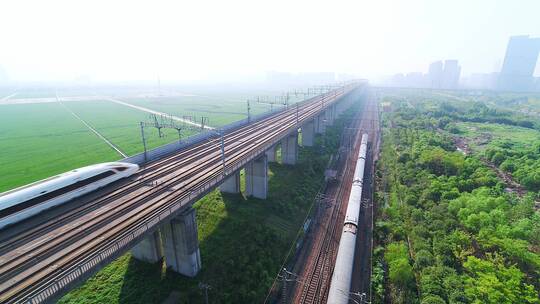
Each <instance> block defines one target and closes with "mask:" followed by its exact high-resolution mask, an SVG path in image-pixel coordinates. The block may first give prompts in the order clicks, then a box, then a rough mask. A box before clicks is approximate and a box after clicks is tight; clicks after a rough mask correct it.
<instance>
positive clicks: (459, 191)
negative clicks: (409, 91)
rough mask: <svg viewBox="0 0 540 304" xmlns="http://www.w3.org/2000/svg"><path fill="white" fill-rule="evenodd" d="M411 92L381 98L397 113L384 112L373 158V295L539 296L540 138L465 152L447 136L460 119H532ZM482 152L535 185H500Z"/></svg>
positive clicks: (511, 299)
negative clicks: (538, 178)
mask: <svg viewBox="0 0 540 304" xmlns="http://www.w3.org/2000/svg"><path fill="white" fill-rule="evenodd" d="M411 100H412V99H411V98H409V99H408V100H402V99H399V98H392V99H388V100H387V101H391V102H392V106H393V113H389V114H385V125H384V126H385V127H384V134H383V149H382V155H381V160H380V162H379V168H378V180H379V181H380V182H379V186H378V192H377V201H378V204H379V206H380V208H379V211H378V212H379V214H378V220H377V221H376V227H375V238H376V240H375V241H376V243H377V244H378V247H376V249H375V253H374V257H375V260H374V271H373V274H374V275H373V278H372V279H373V283H374V284H373V287H374V288H373V291H374V302H375V303H382V302H384V301H391V302H392V303H422V304H435V303H540V300H539V292H540V214H539V213H538V212H535V210H534V202H535V199H537V193H535V192H534V191H538V188H537V186H536V184H535V183H536V182H535V181H534V178H535V174H538V172H540V171H539V170H538V169H539V168H540V166H538V157H539V155H540V151H539V150H538V146H536V145H535V146H534V147H532V148H530V149H529V150H523V151H519V152H518V151H512V150H511V149H510V150H509V151H508V153H503V152H502V149H500V150H497V151H495V152H493V151H494V150H493V149H491V148H490V149H487V150H486V152H485V154H482V155H476V154H472V155H464V154H463V153H460V152H457V151H456V148H455V146H454V144H453V138H452V136H453V134H452V133H454V132H459V130H458V129H457V128H456V129H454V126H455V123H456V122H462V121H475V122H497V123H504V124H507V125H514V126H525V127H529V128H537V122H536V121H534V120H533V119H529V118H526V117H523V116H521V115H519V114H513V113H509V112H505V111H500V110H497V109H491V108H490V107H489V106H488V105H486V104H469V105H462V104H461V102H459V101H456V102H455V103H454V102H452V103H450V102H447V101H446V100H443V101H440V100H435V101H431V102H430V101H426V99H422V100H421V102H412V101H411ZM497 153H502V156H500V155H497V156H495V155H496V154H497ZM483 157H487V158H490V160H494V161H495V162H496V163H497V164H498V165H500V166H501V167H502V168H503V169H505V170H508V171H511V172H514V174H515V176H516V178H518V179H519V180H520V181H522V182H524V184H526V186H527V187H528V188H529V189H530V190H532V191H531V192H530V193H529V194H528V195H526V196H525V197H523V198H519V197H517V196H515V195H513V194H509V193H506V192H505V190H504V188H505V186H504V185H503V184H502V182H501V181H500V180H499V179H498V178H497V175H496V174H495V173H494V172H493V171H492V170H491V169H490V168H488V167H487V166H486V165H485V163H484V162H483V161H482V158H483ZM531 175H532V176H533V177H532V178H533V181H531V183H530V184H528V179H529V178H530V177H531Z"/></svg>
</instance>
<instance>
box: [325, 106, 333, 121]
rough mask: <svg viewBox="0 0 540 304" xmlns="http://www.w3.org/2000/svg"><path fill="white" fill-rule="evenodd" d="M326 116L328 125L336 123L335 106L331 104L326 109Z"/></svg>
mask: <svg viewBox="0 0 540 304" xmlns="http://www.w3.org/2000/svg"><path fill="white" fill-rule="evenodd" d="M324 118H325V119H326V123H325V125H326V126H331V125H333V124H334V118H335V106H333V105H332V106H330V107H328V109H326V111H324Z"/></svg>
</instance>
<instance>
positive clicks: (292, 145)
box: [281, 130, 298, 165]
mask: <svg viewBox="0 0 540 304" xmlns="http://www.w3.org/2000/svg"><path fill="white" fill-rule="evenodd" d="M297 159H298V130H296V131H294V133H293V134H291V135H289V136H287V137H285V138H284V139H282V140H281V160H282V162H283V164H285V165H294V164H296V160H297Z"/></svg>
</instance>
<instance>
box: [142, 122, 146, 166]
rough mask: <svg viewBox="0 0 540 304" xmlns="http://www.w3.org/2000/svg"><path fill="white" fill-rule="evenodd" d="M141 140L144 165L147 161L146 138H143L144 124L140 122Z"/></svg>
mask: <svg viewBox="0 0 540 304" xmlns="http://www.w3.org/2000/svg"><path fill="white" fill-rule="evenodd" d="M141 138H142V142H143V147H144V163H146V161H147V155H146V138H145V137H144V122H142V121H141Z"/></svg>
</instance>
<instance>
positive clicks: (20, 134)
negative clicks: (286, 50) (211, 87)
mask: <svg viewBox="0 0 540 304" xmlns="http://www.w3.org/2000/svg"><path fill="white" fill-rule="evenodd" d="M115 90H117V91H115ZM200 90H201V91H200V92H197V94H201V95H197V96H179V97H148V98H142V97H141V98H132V99H130V98H127V97H126V98H123V97H121V96H117V97H115V98H118V99H120V100H123V101H127V102H130V103H133V104H137V105H141V106H144V107H146V108H149V109H152V110H156V111H160V112H165V113H169V114H173V115H176V116H179V117H182V116H184V115H192V116H195V117H197V118H199V119H200V117H201V116H206V117H209V119H210V125H214V126H221V125H225V124H228V123H231V122H234V121H237V120H240V119H244V118H246V114H245V112H246V102H245V100H246V99H247V98H248V97H253V96H254V95H256V91H253V92H234V91H227V92H226V93H223V94H222V96H220V95H219V92H217V91H211V92H207V93H206V95H203V94H204V93H205V92H204V91H202V89H200ZM4 92H5V94H4V95H3V96H7V95H9V94H10V93H13V92H14V91H13V90H12V89H7V88H6V89H4ZM54 92H55V90H54V89H51V88H35V89H25V90H19V91H18V94H17V95H16V96H15V97H14V100H16V99H17V98H42V97H52V96H54ZM114 92H119V93H120V94H125V95H126V96H128V95H134V94H136V93H134V92H136V91H133V88H107V87H106V88H100V91H99V93H107V94H110V95H114V94H113V93H114ZM89 93H90V91H88V89H71V90H68V89H65V88H64V89H63V91H61V92H60V93H59V94H60V96H68V95H73V96H75V95H79V94H89ZM259 93H261V92H260V91H259ZM262 93H264V94H266V93H268V92H264V91H263V92H262ZM274 93H275V94H276V93H277V92H274ZM249 94H253V95H249ZM186 95H188V94H186ZM192 95H193V94H192ZM89 98H90V100H88V101H67V102H64V103H63V104H64V105H65V107H67V108H68V109H69V110H71V111H72V112H74V113H76V114H77V115H79V116H80V117H81V118H82V119H83V120H85V121H86V122H87V123H88V124H90V125H91V126H92V127H93V128H95V129H96V130H97V131H98V132H99V133H101V134H102V135H103V136H104V137H105V138H107V139H108V140H109V141H111V142H112V143H113V144H114V145H116V146H117V147H118V148H119V149H120V150H121V151H123V152H124V153H125V154H127V155H134V154H136V153H140V152H142V151H143V145H142V140H141V133H140V127H139V122H140V121H149V113H147V112H144V111H141V110H137V109H133V108H130V107H128V106H124V105H120V104H116V103H113V102H110V101H104V100H91V97H89ZM65 107H64V106H62V105H61V104H58V103H33V104H32V103H30V104H9V105H0V149H1V151H2V153H1V154H0V176H2V178H1V179H0V192H2V191H6V190H9V189H12V188H14V187H17V186H21V185H24V184H27V183H30V182H34V181H37V180H40V179H43V178H46V177H49V176H52V175H54V174H58V173H61V172H66V171H68V170H71V169H73V168H77V167H81V166H85V165H89V164H93V163H99V162H105V161H113V160H117V159H120V158H122V156H121V155H120V154H119V153H117V152H116V151H114V150H113V149H112V148H111V147H109V146H108V145H107V144H106V143H105V142H104V141H103V140H102V139H100V138H99V137H98V136H97V135H95V134H94V133H92V132H91V131H90V130H89V129H88V128H87V127H86V126H85V125H84V124H83V123H82V122H80V121H79V120H78V119H77V118H76V117H74V116H73V115H72V114H71V113H70V112H69V111H68V109H66V108H65ZM267 110H269V106H267V105H262V104H257V103H253V105H252V113H253V115H255V114H259V113H262V112H264V111H267ZM196 132H197V130H185V131H183V132H182V137H183V138H185V137H186V136H189V135H192V134H194V133H196ZM145 134H146V138H147V146H148V148H149V149H151V148H155V147H158V146H161V145H164V144H166V143H170V142H174V141H177V140H178V132H177V131H176V130H171V129H164V130H163V134H164V137H162V138H160V137H159V136H158V133H157V130H156V129H155V128H150V127H148V128H145Z"/></svg>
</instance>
